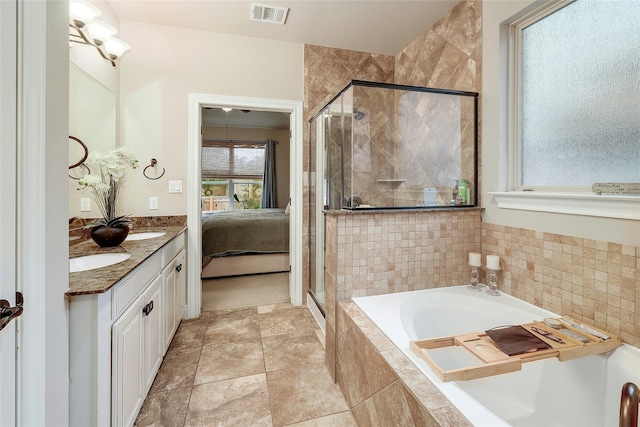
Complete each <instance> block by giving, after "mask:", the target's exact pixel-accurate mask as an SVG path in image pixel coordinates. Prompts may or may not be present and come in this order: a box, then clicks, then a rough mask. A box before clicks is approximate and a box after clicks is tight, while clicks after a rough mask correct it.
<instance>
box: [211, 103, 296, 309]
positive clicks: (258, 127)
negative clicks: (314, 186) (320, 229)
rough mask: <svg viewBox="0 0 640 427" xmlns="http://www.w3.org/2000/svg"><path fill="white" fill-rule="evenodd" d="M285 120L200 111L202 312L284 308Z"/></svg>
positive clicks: (241, 111) (228, 110)
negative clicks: (256, 307) (278, 305)
mask: <svg viewBox="0 0 640 427" xmlns="http://www.w3.org/2000/svg"><path fill="white" fill-rule="evenodd" d="M290 116H291V114H290V113H288V112H281V111H264V110H255V109H248V108H232V107H230V106H223V107H217V106H216V107H213V106H204V107H202V110H201V118H202V142H201V144H202V146H201V147H202V148H201V168H200V174H201V177H202V203H201V205H202V239H203V241H202V251H203V252H202V256H203V264H202V311H214V310H224V309H237V308H244V307H251V306H256V305H263V304H277V303H285V302H289V211H290V209H289V208H288V203H289V200H290V197H291V195H290V193H289V183H290V170H289V169H290V158H289V157H290V156H289V153H290V149H289V148H290V147H289V142H290V141H289V139H290V138H289V135H290V120H291V119H290Z"/></svg>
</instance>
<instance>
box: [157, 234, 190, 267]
mask: <svg viewBox="0 0 640 427" xmlns="http://www.w3.org/2000/svg"><path fill="white" fill-rule="evenodd" d="M184 243H185V233H184V232H182V233H180V235H178V236H177V237H176V238H174V239H173V240H171V241H170V242H169V243H167V244H166V245H165V246H164V248H162V265H163V266H165V265H167V264H169V262H170V261H171V260H172V259H173V258H175V256H176V255H178V253H179V252H180V251H181V250H182V248H184Z"/></svg>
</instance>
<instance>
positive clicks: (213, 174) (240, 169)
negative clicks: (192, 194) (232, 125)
mask: <svg viewBox="0 0 640 427" xmlns="http://www.w3.org/2000/svg"><path fill="white" fill-rule="evenodd" d="M201 162H202V177H203V178H262V175H263V174H264V145H258V144H255V143H251V144H239V143H237V142H229V143H226V142H215V143H207V142H205V143H203V144H202V160H201Z"/></svg>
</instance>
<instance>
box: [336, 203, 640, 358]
mask: <svg viewBox="0 0 640 427" xmlns="http://www.w3.org/2000/svg"><path fill="white" fill-rule="evenodd" d="M481 212H482V210H481V209H470V210H464V211H463V210H461V211H451V210H445V211H436V212H433V211H422V212H406V211H405V212H394V213H391V212H385V213H369V214H364V213H362V214H345V213H343V212H337V213H335V214H331V213H330V214H328V215H327V224H328V226H327V242H326V260H327V261H326V267H327V276H328V277H327V278H328V283H326V285H327V294H329V293H334V295H335V302H336V303H337V302H339V301H344V300H348V299H350V298H352V297H356V296H364V295H376V294H382V293H392V292H402V291H409V290H414V289H426V288H433V287H442V286H455V285H461V284H464V283H468V280H469V267H468V252H472V251H475V252H481V253H482V254H483V263H484V259H485V258H484V257H485V256H486V255H488V254H496V255H499V256H500V260H501V268H502V270H501V271H500V272H499V275H498V289H499V290H501V291H504V292H506V293H508V294H511V295H513V296H515V297H518V298H520V299H523V300H525V301H527V302H530V303H532V304H535V305H536V306H539V307H542V308H545V309H547V310H550V311H553V312H555V313H558V314H562V315H569V316H572V317H574V318H575V319H576V320H581V321H584V322H586V323H589V324H593V325H595V326H596V327H599V328H602V329H605V330H607V331H609V332H611V333H613V334H615V335H618V336H620V337H621V338H622V339H623V340H624V341H625V342H626V343H628V344H631V345H633V346H636V347H638V346H640V246H629V245H621V244H617V243H612V242H602V241H596V240H590V239H583V238H578V237H574V236H568V235H560V234H552V233H544V232H539V231H535V230H528V229H524V228H516V227H507V226H502V225H495V224H488V223H483V222H482V221H481ZM481 270H483V271H482V272H481V273H482V276H483V277H482V280H483V281H484V282H485V283H486V277H484V275H485V272H484V269H481ZM327 301H332V302H333V301H334V298H333V295H331V296H329V295H328V297H327ZM334 313H335V312H334V310H333V309H332V307H330V306H329V307H327V316H328V317H330V316H331V315H333V314H334ZM328 323H329V324H330V325H331V324H332V323H333V322H332V319H331V320H330V319H328Z"/></svg>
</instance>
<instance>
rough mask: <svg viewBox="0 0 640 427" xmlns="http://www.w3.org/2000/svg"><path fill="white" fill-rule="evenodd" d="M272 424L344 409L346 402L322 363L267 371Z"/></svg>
mask: <svg viewBox="0 0 640 427" xmlns="http://www.w3.org/2000/svg"><path fill="white" fill-rule="evenodd" d="M267 383H268V386H269V400H270V402H271V414H272V417H273V424H274V426H285V425H289V424H293V423H297V422H301V421H307V420H311V419H314V418H319V417H324V416H327V415H331V414H336V413H339V412H344V411H347V410H348V409H349V408H348V407H347V403H346V401H345V400H344V397H343V396H342V393H341V392H340V388H339V387H338V385H337V384H334V383H333V381H332V380H331V377H330V376H329V372H328V371H327V369H326V368H325V366H324V363H314V364H307V365H305V366H304V367H302V368H288V369H281V370H278V371H271V372H267Z"/></svg>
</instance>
